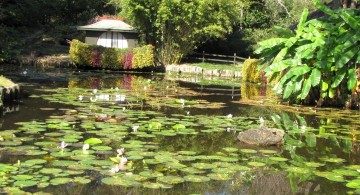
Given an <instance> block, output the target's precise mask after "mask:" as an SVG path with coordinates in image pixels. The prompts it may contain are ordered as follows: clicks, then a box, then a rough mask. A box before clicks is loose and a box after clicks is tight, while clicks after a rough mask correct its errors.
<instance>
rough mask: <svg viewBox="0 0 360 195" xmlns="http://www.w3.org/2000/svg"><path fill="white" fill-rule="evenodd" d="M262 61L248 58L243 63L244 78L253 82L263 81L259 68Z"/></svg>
mask: <svg viewBox="0 0 360 195" xmlns="http://www.w3.org/2000/svg"><path fill="white" fill-rule="evenodd" d="M259 64H260V61H259V60H257V59H247V60H245V62H244V64H243V65H242V80H243V81H246V82H251V83H261V81H262V80H261V78H262V76H261V72H260V71H258V70H257V68H258V65H259Z"/></svg>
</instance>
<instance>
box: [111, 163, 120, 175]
mask: <svg viewBox="0 0 360 195" xmlns="http://www.w3.org/2000/svg"><path fill="white" fill-rule="evenodd" d="M119 171H120V167H119V165H118V164H116V165H115V167H113V168H111V169H110V173H117V172H119Z"/></svg>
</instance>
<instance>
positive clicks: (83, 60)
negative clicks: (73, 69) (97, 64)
mask: <svg viewBox="0 0 360 195" xmlns="http://www.w3.org/2000/svg"><path fill="white" fill-rule="evenodd" d="M69 53H70V60H71V61H72V62H73V63H75V64H78V65H80V66H85V65H90V64H92V53H91V50H90V45H88V44H85V43H83V42H81V41H79V40H76V39H74V40H73V41H72V42H71V46H70V50H69Z"/></svg>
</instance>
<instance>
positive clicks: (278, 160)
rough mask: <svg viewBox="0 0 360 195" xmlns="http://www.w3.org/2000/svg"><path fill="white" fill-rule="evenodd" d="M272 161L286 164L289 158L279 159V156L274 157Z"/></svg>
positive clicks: (271, 158)
mask: <svg viewBox="0 0 360 195" xmlns="http://www.w3.org/2000/svg"><path fill="white" fill-rule="evenodd" d="M269 159H270V160H272V161H276V162H285V161H288V159H287V158H283V157H277V156H272V157H270V158H269Z"/></svg>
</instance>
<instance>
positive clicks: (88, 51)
mask: <svg viewBox="0 0 360 195" xmlns="http://www.w3.org/2000/svg"><path fill="white" fill-rule="evenodd" d="M70 60H71V61H72V62H73V63H75V64H77V65H78V66H80V67H92V68H104V69H113V70H130V69H141V68H145V67H150V66H153V65H154V63H153V61H154V53H153V48H152V46H151V45H145V46H142V47H138V48H134V49H119V48H104V47H102V46H97V45H88V44H86V43H82V42H81V41H79V40H76V39H74V40H73V41H72V42H71V47H70Z"/></svg>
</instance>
